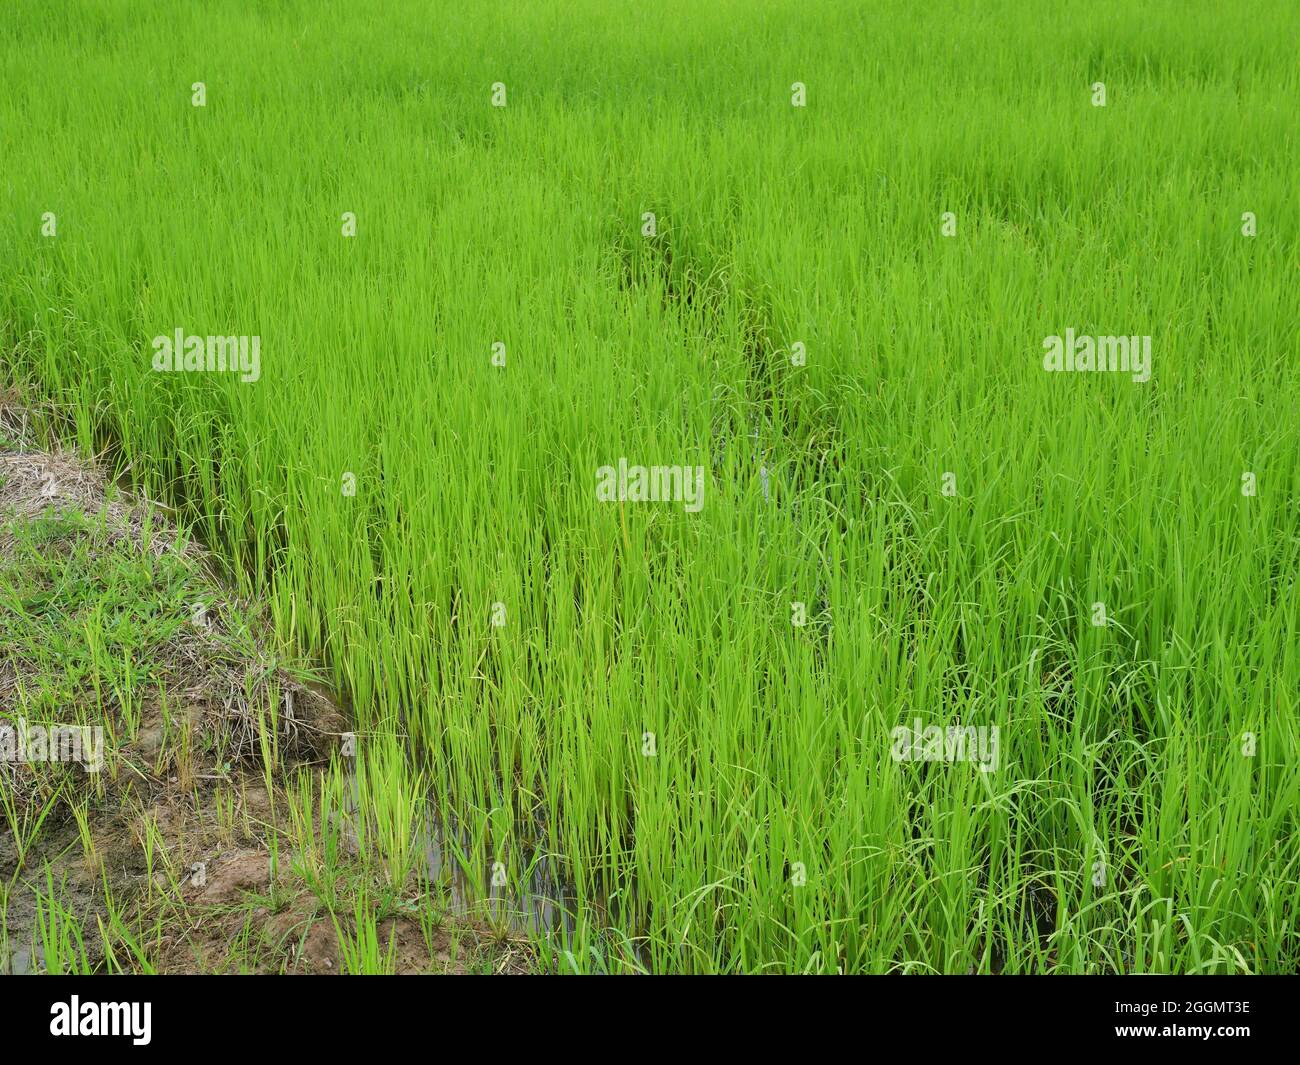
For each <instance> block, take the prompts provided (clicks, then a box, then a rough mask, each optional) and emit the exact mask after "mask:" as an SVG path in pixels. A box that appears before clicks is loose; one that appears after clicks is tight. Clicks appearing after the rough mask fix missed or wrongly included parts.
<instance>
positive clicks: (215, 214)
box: [0, 0, 1300, 972]
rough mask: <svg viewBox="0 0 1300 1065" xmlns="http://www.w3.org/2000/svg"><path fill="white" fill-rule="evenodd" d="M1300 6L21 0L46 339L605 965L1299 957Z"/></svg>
mask: <svg viewBox="0 0 1300 1065" xmlns="http://www.w3.org/2000/svg"><path fill="white" fill-rule="evenodd" d="M1297 22H1298V20H1297V15H1296V11H1295V8H1294V5H1292V4H1289V3H1286V2H1283V0H1278V2H1260V3H1234V4H1218V3H1212V2H1208V0H1207V2H1200V0H1197V2H1194V3H1186V2H1161V3H1154V4H1149V5H1133V4H1130V3H1125V2H1119V0H1113V2H1112V0H1098V2H1095V3H1067V4H1061V3H1046V2H1036V0H1033V2H1031V0H1023V2H1015V3H1011V2H1008V3H998V4H991V5H973V4H967V3H959V2H941V3H936V4H932V5H918V4H915V3H911V2H897V3H895V2H889V3H873V4H861V5H858V4H843V3H839V4H836V3H823V2H807V0H776V2H772V3H738V2H734V0H724V2H720V3H715V4H699V3H686V2H680V0H672V2H670V3H667V4H660V5H650V6H644V7H636V6H633V7H629V6H627V5H622V4H606V3H600V2H591V0H582V2H578V3H572V4H565V5H550V4H542V3H531V2H529V3H512V4H507V5H493V6H491V7H488V6H479V5H442V4H431V3H428V2H424V0H421V2H416V0H393V2H385V3H382V4H377V5H358V4H355V3H341V2H325V3H293V2H287V3H258V4H246V3H233V2H230V3H213V4H203V5H195V4H187V3H180V2H163V3H155V4H149V5H138V4H131V3H127V2H124V0H110V2H107V3H81V2H62V3H36V2H30V0H23V2H19V3H14V4H11V5H9V6H8V10H7V11H6V13H5V15H4V17H3V19H2V20H0V70H2V72H3V77H2V79H0V80H2V81H3V84H4V86H5V89H4V92H3V93H2V94H0V158H3V160H4V164H3V177H2V179H0V320H3V321H4V322H5V330H6V337H5V346H4V352H5V354H4V358H5V359H7V360H12V362H13V365H14V367H15V368H16V369H17V370H18V371H19V372H21V373H23V374H24V375H28V376H29V377H30V378H31V379H32V380H33V381H35V382H36V384H37V385H38V386H39V387H40V388H41V390H42V391H43V392H44V393H45V395H46V396H47V397H49V398H50V399H52V400H53V401H55V402H56V403H58V404H59V405H61V407H62V409H64V410H66V412H67V414H68V433H69V437H70V439H72V440H73V441H75V442H76V443H78V444H80V445H81V447H82V448H83V450H86V451H91V452H104V451H107V452H108V454H110V455H111V456H112V458H113V460H114V461H115V462H117V463H118V464H119V465H120V468H121V469H123V470H127V471H129V476H130V477H131V478H132V479H133V480H134V481H135V482H136V483H137V484H138V485H139V486H141V487H142V488H144V489H145V490H146V491H147V492H148V493H150V494H151V495H152V496H153V497H154V498H158V499H162V500H165V501H167V502H169V503H171V504H173V505H175V506H177V507H178V508H180V513H181V514H182V516H183V517H184V519H185V520H186V522H187V523H189V525H190V526H191V527H192V529H193V530H194V532H195V533H196V535H197V536H199V537H200V538H201V539H202V540H203V541H204V542H205V543H206V544H208V545H209V546H210V547H211V548H213V549H214V550H216V551H217V552H219V553H220V554H221V555H222V556H224V557H225V558H226V559H227V560H228V562H229V564H230V567H231V573H232V574H233V575H234V579H235V580H237V581H238V582H239V583H240V585H241V587H242V588H243V590H244V591H245V592H246V593H247V594H250V595H252V596H254V597H256V598H258V599H261V600H264V601H266V602H267V603H269V604H270V607H271V610H272V612H273V615H274V618H275V620H276V624H277V627H278V630H279V634H280V635H281V636H282V637H283V638H285V639H286V640H293V641H295V642H296V643H297V644H298V645H299V646H301V647H302V648H304V649H305V650H306V651H307V652H309V653H311V654H314V655H317V656H319V657H320V658H321V659H322V660H323V661H324V662H325V663H326V664H327V665H328V667H329V669H330V670H331V671H332V674H333V678H334V680H335V682H336V684H337V685H338V687H339V688H340V689H341V690H342V691H344V692H345V693H346V694H347V696H348V698H349V701H350V705H351V708H352V711H353V713H354V714H355V715H356V719H357V731H358V733H359V734H360V742H361V743H362V744H363V745H365V744H366V743H377V742H381V741H380V740H378V739H377V737H382V736H389V735H400V736H403V737H405V749H406V751H407V752H408V755H407V756H408V758H409V760H410V762H411V764H412V769H410V770H409V772H411V773H419V774H424V775H425V776H426V777H427V779H428V780H430V781H431V782H432V788H433V791H434V796H433V798H434V800H435V801H436V802H437V804H438V806H439V808H440V809H442V810H443V811H444V812H445V813H446V815H447V816H449V817H453V818H454V819H455V820H456V821H457V822H459V823H460V824H463V825H466V826H469V836H470V838H471V839H472V840H473V844H472V847H473V848H474V850H473V852H472V853H470V854H469V855H468V856H467V860H468V861H469V862H470V863H471V864H474V865H476V866H477V867H479V868H481V869H484V870H488V869H492V868H496V869H499V870H501V871H503V872H504V873H505V875H506V876H508V877H509V878H510V879H511V881H513V882H520V883H522V882H524V881H526V880H527V878H528V877H529V875H530V868H529V864H530V862H532V861H533V860H534V859H535V855H536V851H537V848H538V847H540V849H541V850H542V851H544V852H546V853H548V854H553V855H556V856H561V857H562V858H563V861H564V864H565V868H566V869H567V871H568V875H569V876H570V877H571V878H572V879H573V882H574V888H575V891H576V894H577V896H578V897H579V899H580V900H581V901H580V904H579V913H578V926H577V929H576V931H575V932H574V934H573V936H572V939H571V940H570V941H569V942H567V943H565V944H564V946H565V949H568V950H569V951H570V956H569V958H568V959H566V960H564V962H563V964H564V967H566V968H567V967H569V966H576V967H578V968H581V969H587V968H595V967H608V968H610V969H615V970H617V969H622V968H625V967H629V966H642V967H645V968H649V969H651V970H654V971H677V970H690V971H746V972H757V971H805V970H811V971H834V970H835V969H843V970H845V971H897V970H907V971H942V972H965V971H968V970H971V969H975V970H977V971H1007V972H1023V971H1044V970H1051V969H1060V970H1063V971H1070V972H1089V971H1138V972H1142V971H1179V972H1190V971H1198V972H1199V971H1263V972H1274V971H1281V970H1294V969H1295V967H1296V965H1297V963H1300V937H1298V936H1297V932H1296V920H1297V918H1296V915H1297V908H1298V907H1300V848H1297V846H1296V835H1295V833H1296V829H1297V808H1298V797H1300V771H1298V770H1297V764H1298V763H1297V750H1298V747H1300V726H1298V716H1297V694H1298V692H1300V640H1298V638H1297V637H1298V635H1300V624H1298V621H1300V611H1298V609H1297V596H1296V577H1297V570H1298V568H1300V512H1298V510H1297V499H1298V498H1300V463H1298V461H1297V457H1298V456H1300V418H1297V410H1298V409H1300V372H1298V364H1297V357H1298V356H1300V350H1298V347H1297V328H1296V325H1297V313H1296V311H1297V297H1296V272H1295V269H1296V247H1297V244H1296V238H1297V221H1296V210H1295V208H1296V200H1295V175H1296V163H1297V151H1296V149H1297V138H1296V118H1295V116H1296V113H1297V108H1298V105H1300V75H1298V73H1297V66H1296V63H1295V40H1296V31H1297V28H1298V27H1297ZM1098 83H1100V84H1102V85H1104V90H1103V92H1104V96H1105V103H1104V105H1099V103H1098V101H1099V96H1098V90H1097V88H1096V86H1097V85H1098ZM200 104H201V105H200ZM1247 215H1248V216H1249V217H1244V216H1247ZM178 330H179V331H180V332H181V334H182V336H183V337H184V336H188V335H197V336H200V337H206V336H209V335H218V336H244V337H256V338H258V343H259V348H258V351H259V356H260V363H259V366H258V368H257V369H258V373H257V375H256V376H257V379H256V380H252V381H242V380H241V379H240V375H239V374H236V373H231V372H228V371H227V372H201V373H200V372H181V373H178V372H167V373H160V372H155V370H154V359H155V354H156V348H155V346H154V338H155V337H171V336H173V335H174V334H175V333H176V332H177V331H178ZM1067 330H1070V331H1073V333H1074V334H1077V335H1078V336H1089V337H1092V336H1096V337H1108V336H1122V337H1129V336H1132V337H1134V338H1138V337H1142V336H1149V337H1150V338H1151V364H1150V368H1149V369H1150V379H1149V380H1146V381H1135V380H1134V379H1133V378H1134V376H1135V375H1134V374H1131V373H1119V372H1107V373H1069V372H1059V373H1051V372H1046V371H1045V369H1044V341H1045V338H1049V337H1052V336H1065V335H1066V332H1067ZM1135 346H1136V341H1135ZM245 376H253V375H252V374H248V375H245ZM620 459H626V461H627V462H628V463H629V464H640V465H645V466H655V465H664V466H683V467H702V468H703V476H704V494H703V498H702V505H701V506H699V507H698V509H695V508H688V507H687V506H684V505H683V504H682V503H681V502H680V501H679V502H671V501H668V502H637V501H635V500H633V499H629V500H626V501H613V502H610V501H605V500H603V499H602V498H601V497H600V495H599V494H598V491H597V488H598V483H599V479H600V478H599V475H598V472H597V471H598V470H599V469H600V468H601V467H603V466H607V465H610V466H614V467H617V466H618V464H619V461H620ZM1098 604H1099V605H1100V612H1099V607H1098ZM918 721H919V722H920V723H921V725H922V726H938V727H939V728H941V729H945V730H946V729H948V728H950V727H954V728H955V727H959V726H960V727H966V726H971V727H975V728H979V729H989V730H992V729H996V730H997V732H996V733H995V734H993V735H995V737H996V742H997V748H996V753H997V759H996V765H993V764H991V763H990V762H988V760H987V759H986V764H985V765H983V766H981V765H976V764H971V763H970V761H969V760H962V759H960V758H957V759H953V760H945V759H940V760H933V761H926V760H905V759H904V760H899V759H898V758H896V757H895V756H896V754H897V753H898V740H897V732H896V730H897V729H898V728H900V727H901V726H912V725H913V724H914V723H916V722H918ZM982 735H984V736H988V735H990V733H982ZM986 753H991V752H988V751H986ZM986 770H987V771H986ZM372 785H373V786H374V787H376V788H377V789H378V791H379V792H381V793H382V783H380V784H373V782H372ZM397 846H398V849H400V843H399V844H397Z"/></svg>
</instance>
